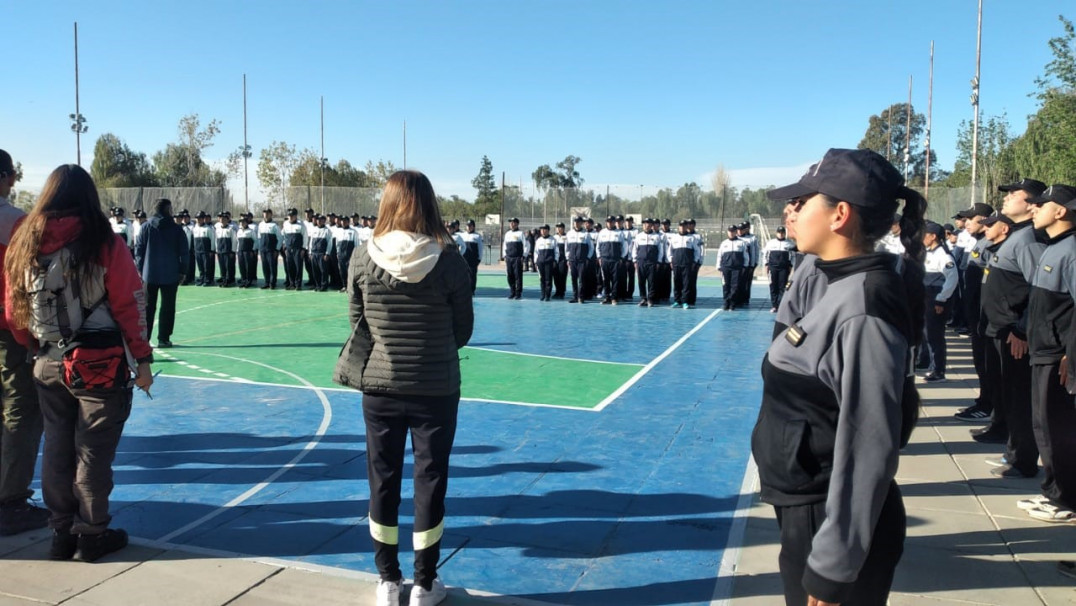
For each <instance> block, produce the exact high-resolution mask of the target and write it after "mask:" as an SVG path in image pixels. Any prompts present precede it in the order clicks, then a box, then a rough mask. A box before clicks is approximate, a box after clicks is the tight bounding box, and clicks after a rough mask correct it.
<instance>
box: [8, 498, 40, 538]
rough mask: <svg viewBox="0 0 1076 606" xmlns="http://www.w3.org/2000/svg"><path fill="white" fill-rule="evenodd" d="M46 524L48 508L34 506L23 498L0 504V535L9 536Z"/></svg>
mask: <svg viewBox="0 0 1076 606" xmlns="http://www.w3.org/2000/svg"><path fill="white" fill-rule="evenodd" d="M48 525H49V510H48V509H45V508H43V507H35V506H34V505H32V504H31V503H30V502H28V501H25V500H23V501H14V502H11V503H4V504H3V505H0V535H3V536H11V535H13V534H19V533H20V532H26V531H27V530H37V529H38V528H44V527H46V526H48Z"/></svg>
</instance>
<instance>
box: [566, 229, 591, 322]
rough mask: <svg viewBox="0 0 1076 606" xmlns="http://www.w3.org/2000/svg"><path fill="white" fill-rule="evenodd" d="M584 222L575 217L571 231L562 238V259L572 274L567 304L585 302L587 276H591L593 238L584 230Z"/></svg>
mask: <svg viewBox="0 0 1076 606" xmlns="http://www.w3.org/2000/svg"><path fill="white" fill-rule="evenodd" d="M584 221H585V219H583V217H576V218H575V219H574V220H573V221H572V224H573V229H572V231H570V232H568V234H567V235H566V236H565V238H564V257H565V260H566V261H567V263H568V271H569V272H571V274H572V298H571V299H570V300H569V301H568V302H569V303H584V302H585V301H586V299H587V297H586V296H585V295H586V291H587V288H586V287H587V286H588V282H589V279H588V276H593V271H592V270H591V269H590V266H591V263H593V260H594V236H593V234H591V233H590V232H589V231H587V230H586V229H584V227H583V224H584Z"/></svg>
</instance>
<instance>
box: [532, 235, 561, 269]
mask: <svg viewBox="0 0 1076 606" xmlns="http://www.w3.org/2000/svg"><path fill="white" fill-rule="evenodd" d="M543 250H552V251H553V261H554V262H556V261H560V248H558V247H557V240H556V239H555V238H554V237H553V236H546V237H544V238H543V237H542V236H538V237H537V238H535V239H534V262H535V263H537V262H538V253H539V252H541V251H543Z"/></svg>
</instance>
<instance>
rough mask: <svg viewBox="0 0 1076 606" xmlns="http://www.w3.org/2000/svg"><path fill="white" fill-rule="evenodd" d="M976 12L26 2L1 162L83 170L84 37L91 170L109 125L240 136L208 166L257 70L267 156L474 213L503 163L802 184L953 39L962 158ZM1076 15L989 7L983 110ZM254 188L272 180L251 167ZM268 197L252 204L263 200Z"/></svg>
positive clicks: (650, 4) (888, 5)
mask: <svg viewBox="0 0 1076 606" xmlns="http://www.w3.org/2000/svg"><path fill="white" fill-rule="evenodd" d="M976 6H977V4H976V1H975V0H904V1H899V2H898V1H889V0H885V1H883V0H812V1H804V0H754V1H742V0H701V1H676V0H670V1H661V2H655V1H653V0H650V1H615V2H614V1H604V0H603V1H598V0H592V1H585V2H580V1H559V0H558V1H543V2H520V1H505V0H490V1H453V2H411V1H402V2H367V1H363V2H358V1H343V0H340V1H332V2H330V1H319V0H311V1H310V2H294V1H290V2H281V1H275V0H267V1H259V2H255V1H239V0H215V1H204V0H186V1H183V2H178V1H172V0H166V1H159V2H158V1H154V2H130V1H128V2H124V1H111V2H85V1H80V2H71V1H66V0H65V1H51V0H50V1H48V2H28V1H26V2H9V3H7V5H6V6H5V8H4V15H3V22H4V24H5V28H4V34H3V37H2V41H3V47H4V49H5V54H6V57H7V60H6V61H5V67H4V68H3V69H2V70H0V73H3V75H4V78H3V85H2V86H3V94H2V95H0V116H3V118H2V119H0V148H3V149H6V150H8V151H9V152H11V153H12V155H13V156H14V157H15V159H16V160H19V161H21V162H22V163H23V166H24V168H25V169H26V179H25V182H24V183H22V184H21V186H23V187H25V188H27V189H36V188H38V187H40V185H41V183H42V182H43V181H44V178H45V176H46V175H47V174H48V172H49V171H50V170H51V169H52V168H54V167H55V166H57V165H58V164H61V163H64V162H73V161H74V159H75V141H74V138H75V137H74V135H73V134H72V133H71V131H70V122H69V120H68V119H67V115H68V114H70V113H72V112H74V106H75V102H74V75H73V68H74V51H73V40H72V30H73V22H75V21H78V23H79V64H80V84H81V111H82V114H83V115H85V116H86V118H87V120H88V125H89V128H90V130H89V132H88V133H87V134H86V135H84V136H83V152H84V153H83V165H84V166H87V167H88V166H89V163H90V160H91V158H90V156H91V154H92V149H93V143H94V141H95V140H96V138H97V136H99V135H100V134H102V133H105V132H111V133H114V134H116V135H118V136H119V137H121V138H122V139H124V140H125V141H126V142H127V143H128V145H130V146H131V147H132V148H133V149H135V150H137V151H142V152H145V153H146V154H147V155H152V153H153V152H154V151H156V150H159V149H161V148H163V147H164V145H165V144H166V143H168V142H169V141H173V140H175V139H176V138H177V133H176V125H177V123H178V121H179V118H180V117H182V116H183V115H185V114H188V113H198V114H200V116H201V117H202V119H203V120H205V121H208V120H209V119H212V118H216V119H219V120H220V121H221V133H220V135H219V136H218V137H217V139H216V141H215V146H214V147H213V148H211V149H210V150H209V151H208V153H207V156H208V158H209V159H220V158H223V157H224V156H225V155H227V153H228V152H231V151H233V150H234V149H236V148H237V147H238V146H240V145H241V144H242V141H243V130H242V125H243V122H242V119H243V114H242V76H243V74H244V73H246V74H247V92H248V109H249V113H248V116H249V117H248V124H249V140H250V144H251V145H252V146H253V148H254V152H255V155H256V154H257V152H258V151H259V150H260V149H261V148H262V147H264V146H266V145H268V144H269V143H270V142H272V141H273V140H282V141H287V142H288V143H293V144H295V145H297V146H298V147H299V148H304V147H310V148H313V149H315V150H317V148H318V145H319V109H318V103H319V97H320V96H321V95H324V97H325V129H326V130H325V155H326V156H327V157H328V158H329V159H330V161H332V162H335V161H337V160H339V159H341V158H346V159H348V160H350V161H351V162H352V163H353V164H357V165H361V164H364V163H365V162H366V161H367V160H369V159H374V160H376V159H378V158H384V159H386V160H392V161H393V162H394V163H395V164H396V165H397V166H400V165H402V163H403V146H402V132H401V131H402V125H403V122H404V120H406V121H407V164H408V166H409V167H411V168H418V169H420V170H423V171H424V172H426V173H427V174H428V175H429V176H430V178H431V179H432V180H433V182H434V184H435V186H436V187H437V189H438V193H441V194H443V195H448V194H453V193H456V194H460V195H462V196H464V197H467V198H472V197H473V193H474V192H473V190H472V189H471V188H470V180H471V179H472V178H473V177H474V176H475V174H476V173H477V172H478V168H479V164H480V161H481V158H482V156H483V155H488V156H489V157H490V159H491V160H492V162H493V166H494V169H495V171H496V172H497V174H498V175H499V174H500V173H501V172H502V171H504V172H505V173H506V174H507V178H508V180H509V182H518V181H519V180H520V179H522V180H523V182H524V184H526V183H527V182H528V181H529V179H530V174H531V172H532V171H533V170H534V169H535V168H536V167H537V166H539V165H540V164H544V163H549V164H551V165H552V164H554V163H556V162H557V161H559V160H561V159H563V158H564V157H565V156H566V155H568V154H574V155H577V156H580V157H581V158H582V160H583V161H582V163H581V164H580V165H579V167H578V169H579V170H580V172H581V173H582V175H583V177H584V178H585V179H586V183H587V184H588V185H593V186H599V187H603V186H604V185H605V184H624V185H630V186H633V187H638V186H639V185H645V186H647V187H648V188H651V187H657V186H668V187H676V186H678V185H680V184H682V183H685V182H688V181H697V182H699V183H700V184H701V185H703V186H704V187H707V188H708V187H709V183H708V182H707V181H706V179H708V177H707V174H708V173H709V172H710V171H712V170H713V169H714V167H715V166H716V165H718V164H724V165H725V166H726V167H727V168H728V169H730V170H731V172H732V176H733V182H734V185H737V186H740V187H743V186H761V185H765V184H767V183H775V182H777V181H786V180H789V179H794V178H795V177H796V176H798V174H799V172H800V171H801V170H802V167H803V166H804V165H806V164H809V163H810V162H812V161H814V160H815V159H817V158H818V157H820V156H821V155H822V153H823V152H824V151H825V149H827V148H829V147H854V146H855V145H856V144H857V143H858V142H859V140H860V138H861V137H862V135H863V132H864V130H865V129H866V126H867V119H868V117H869V116H870V115H872V114H876V113H878V112H880V111H881V110H882V109H883V108H885V107H886V106H887V105H888V104H890V103H895V102H901V101H903V100H905V99H906V97H907V83H908V76H909V75H912V76H914V77H915V91H914V97H913V103H914V105H915V107H916V109H917V110H919V111H923V112H924V113H925V110H926V102H927V86H926V84H927V76H928V66H929V64H928V53H929V47H930V41H931V40H932V39H933V40H934V41H935V76H934V77H935V80H934V82H935V87H934V130H933V134H934V136H933V146H934V149H935V150H936V151H937V155H938V158H939V161H940V163H941V165H942V167H944V168H952V164H953V161H954V159H955V155H956V151H955V139H956V131H957V127H958V124H959V122H960V120H962V119H970V117H971V107H970V104H969V100H968V98H969V93H970V85H969V80H970V79H971V77H972V76H973V75H974V69H975V26H976V24H975V16H976ZM1066 9H1067V13H1066V17H1068V18H1070V19H1076V5H1074V4H1073V2H1072V0H1035V1H1034V2H1027V1H1022V0H987V1H986V2H985V7H984V17H983V30H984V33H983V62H982V107H983V112H984V114H986V115H992V114H1000V113H1002V112H1007V113H1008V116H1009V119H1010V122H1011V123H1012V125H1013V127H1014V130H1016V131H1017V132H1022V131H1023V130H1024V128H1025V126H1026V116H1027V115H1028V114H1030V113H1033V111H1034V109H1035V104H1034V100H1033V99H1030V98H1029V97H1028V93H1031V92H1032V91H1033V90H1034V83H1033V81H1034V79H1035V77H1036V76H1037V75H1039V74H1041V73H1042V71H1043V66H1044V65H1045V64H1046V63H1047V62H1048V61H1049V58H1050V55H1049V50H1048V47H1047V44H1046V42H1047V40H1048V39H1049V38H1050V37H1053V36H1057V35H1060V34H1061V26H1060V24H1059V23H1058V21H1057V16H1058V15H1059V14H1062V13H1065V12H1066ZM251 180H252V183H253V182H256V179H255V178H254V177H253V171H252V173H251ZM255 199H256V198H255Z"/></svg>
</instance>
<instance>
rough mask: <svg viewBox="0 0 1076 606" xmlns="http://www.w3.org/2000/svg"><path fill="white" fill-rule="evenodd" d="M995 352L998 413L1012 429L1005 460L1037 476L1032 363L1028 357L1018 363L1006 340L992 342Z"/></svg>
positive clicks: (995, 339)
mask: <svg viewBox="0 0 1076 606" xmlns="http://www.w3.org/2000/svg"><path fill="white" fill-rule="evenodd" d="M993 346H994V350H995V351H996V352H997V355H998V358H999V359H1000V360H1001V377H1000V381H998V382H999V383H1000V385H997V387H999V388H1000V390H999V391H998V392H996V393H997V394H998V398H997V400H995V401H994V405H995V407H996V408H995V410H997V409H998V408H1000V409H1001V411H1002V413H1003V414H1004V418H1005V424H1006V425H1007V426H1008V428H1009V443H1008V450H1007V452H1006V453H1005V458H1006V459H1007V460H1008V462H1009V465H1011V466H1012V467H1015V468H1016V469H1017V470H1019V471H1020V472H1022V473H1024V474H1025V475H1028V476H1031V475H1034V474H1035V473H1036V472H1037V471H1038V469H1039V463H1038V459H1039V447H1038V445H1036V444H1035V430H1034V428H1033V427H1032V423H1031V363H1030V361H1029V360H1028V356H1027V355H1026V354H1025V355H1024V357H1023V358H1020V359H1019V360H1017V359H1015V358H1013V357H1012V351H1011V349H1010V347H1009V343H1008V342H1007V341H1006V340H1005V339H999V338H997V337H995V338H994V339H993Z"/></svg>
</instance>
